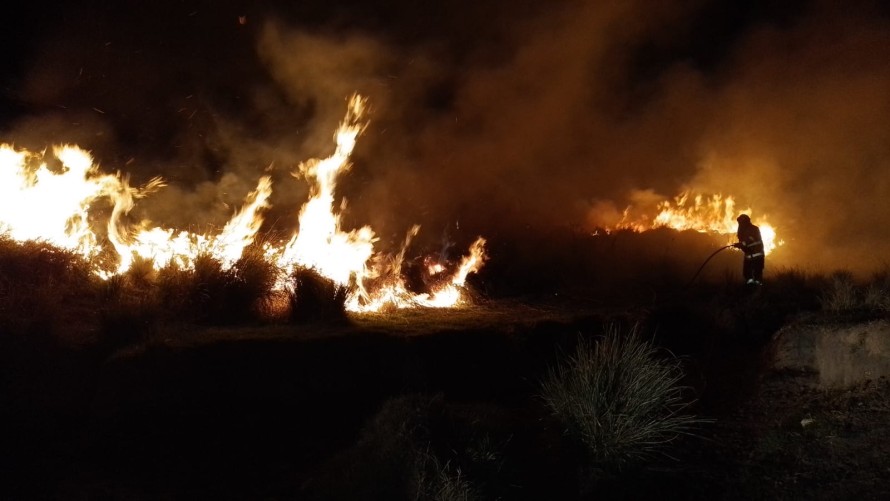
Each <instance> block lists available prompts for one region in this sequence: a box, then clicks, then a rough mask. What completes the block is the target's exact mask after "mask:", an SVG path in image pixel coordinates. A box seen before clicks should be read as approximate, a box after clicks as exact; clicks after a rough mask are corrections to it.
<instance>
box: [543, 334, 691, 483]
mask: <svg viewBox="0 0 890 501" xmlns="http://www.w3.org/2000/svg"><path fill="white" fill-rule="evenodd" d="M683 376H684V374H683V371H682V370H681V367H680V363H679V360H678V359H676V358H675V357H673V356H668V357H665V356H663V354H662V353H659V350H658V349H656V348H655V347H654V346H653V345H652V344H650V343H647V342H645V341H643V340H641V339H640V337H639V334H638V327H637V326H634V327H632V328H630V330H629V332H626V333H623V332H621V331H620V330H619V328H617V327H614V326H612V327H609V328H608V329H607V332H606V333H605V335H604V336H603V337H602V338H600V339H599V340H597V341H596V342H591V341H589V340H586V339H584V338H581V339H580V340H579V342H578V345H577V349H576V351H575V353H574V354H572V355H569V356H566V357H565V358H564V359H563V360H562V361H561V362H560V363H558V364H557V366H556V367H554V368H552V369H550V371H549V372H548V374H547V375H546V376H545V378H544V380H543V381H542V383H541V396H542V397H543V399H544V401H545V402H546V404H547V405H548V406H549V407H550V409H551V410H552V412H553V414H554V415H555V417H556V419H557V420H558V421H559V422H560V423H561V424H562V426H563V427H564V430H565V432H566V433H567V434H568V435H569V436H571V437H572V438H574V439H575V440H576V441H577V442H578V443H580V444H581V445H582V446H583V448H584V449H585V451H586V454H587V456H588V458H589V459H590V460H591V461H592V463H593V464H595V465H601V466H615V467H620V466H622V465H626V464H631V463H635V462H638V461H641V460H645V459H648V458H650V457H651V456H653V455H655V454H656V453H659V452H663V450H664V448H665V446H666V445H668V444H669V443H671V442H673V441H674V440H675V439H677V438H678V437H679V436H681V435H684V434H689V433H690V432H691V430H692V428H693V427H694V426H695V425H696V424H697V423H699V422H701V421H702V420H700V419H698V418H696V417H695V416H693V415H690V414H687V413H685V412H684V411H685V410H686V408H687V407H688V405H689V404H690V402H689V401H688V400H687V399H686V398H685V388H684V387H683V386H681V385H680V381H681V379H682V378H683Z"/></svg>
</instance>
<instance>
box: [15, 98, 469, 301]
mask: <svg viewBox="0 0 890 501" xmlns="http://www.w3.org/2000/svg"><path fill="white" fill-rule="evenodd" d="M365 107H366V102H365V100H364V99H363V98H362V97H360V96H353V97H352V98H351V99H350V100H349V103H348V108H347V113H346V117H345V118H344V120H343V122H342V123H341V124H340V126H339V128H338V130H337V131H336V133H335V135H334V141H335V145H336V148H335V151H334V153H333V154H332V155H331V156H330V157H327V158H324V159H312V160H308V161H306V162H303V163H302V164H300V165H299V166H298V167H297V169H296V170H295V171H294V172H293V176H294V177H295V178H297V179H302V180H305V181H307V182H308V183H309V184H310V197H309V200H308V201H307V202H306V203H305V204H304V205H303V207H302V208H301V210H300V212H299V215H298V217H297V220H298V223H299V226H298V228H297V230H296V231H295V232H294V234H293V235H292V237H291V238H290V239H288V240H287V241H286V242H285V243H283V244H273V243H267V244H266V245H265V246H264V252H265V256H266V258H267V259H268V260H269V261H270V262H271V263H274V264H275V265H276V266H277V268H278V269H279V277H280V278H279V280H278V283H277V285H276V288H277V289H283V288H285V287H286V285H287V278H288V277H289V276H290V274H291V273H292V272H293V271H294V270H295V269H296V268H298V267H301V268H312V269H314V270H316V271H317V272H318V273H319V274H321V275H323V276H324V277H327V278H328V279H330V280H332V281H334V282H335V283H337V284H339V285H342V286H346V287H347V289H348V291H349V295H348V298H347V308H348V309H349V310H351V311H378V310H380V309H383V308H391V307H395V308H407V307H417V306H427V307H451V306H456V305H459V304H462V302H463V301H464V300H463V295H462V291H463V290H464V287H465V282H466V277H467V275H468V274H469V273H474V272H476V271H478V270H479V269H480V268H481V266H482V263H483V262H484V261H485V249H484V243H485V240H484V239H482V238H479V239H477V240H476V242H474V243H473V245H472V246H471V247H470V250H469V255H468V256H466V257H464V258H463V260H462V261H461V262H460V264H459V265H458V266H456V267H453V268H452V269H451V273H450V274H448V273H447V271H448V270H449V266H451V265H450V264H449V263H446V262H442V263H440V262H432V261H430V262H429V264H428V266H427V267H425V271H426V272H427V274H428V277H427V278H430V280H429V282H434V283H435V284H437V285H435V286H432V287H430V289H429V292H424V293H414V292H410V291H409V290H408V288H407V287H406V286H405V283H404V280H403V278H402V276H401V268H402V262H403V260H404V256H405V253H406V250H407V248H408V246H409V245H410V242H411V239H412V238H413V237H414V236H415V235H416V234H417V233H418V231H419V230H420V227H419V226H414V227H412V228H411V229H410V231H409V232H408V234H407V236H406V238H405V242H404V245H403V246H402V249H401V251H400V252H399V253H398V254H397V255H396V256H386V255H382V254H381V253H379V252H377V251H375V249H374V245H375V243H376V242H377V240H378V239H377V237H376V235H375V233H374V231H373V230H372V229H371V227H369V226H363V227H361V228H358V229H353V230H348V231H346V230H343V229H342V228H341V224H340V218H341V212H342V211H343V210H344V209H345V207H346V201H345V199H344V200H340V201H339V202H338V200H337V196H336V187H337V180H338V178H339V176H340V175H342V174H343V173H345V172H347V171H348V170H349V168H350V162H349V157H350V155H351V153H352V150H353V149H354V147H355V144H356V141H357V139H358V136H359V135H360V134H361V133H362V131H363V130H364V128H365V127H366V125H367V123H366V122H363V121H362V115H363V113H364V110H365ZM53 152H54V156H55V158H56V159H58V163H60V164H61V167H57V168H55V169H51V168H50V167H49V166H48V162H47V161H46V160H45V158H44V153H31V152H28V151H25V150H17V149H15V148H14V147H12V146H9V145H0V231H2V232H5V233H9V235H10V236H11V237H12V238H13V239H14V240H17V241H26V240H45V241H48V242H50V243H52V244H54V245H57V246H59V247H63V248H65V249H70V250H74V251H76V252H78V253H79V254H81V255H83V256H84V257H86V258H88V259H92V258H94V257H96V256H98V255H99V254H100V253H102V252H103V251H107V250H111V251H113V252H114V253H116V255H117V257H118V260H117V264H116V265H115V266H114V269H107V268H102V267H101V266H100V265H96V267H95V269H94V271H95V273H96V274H97V275H99V276H100V277H103V278H109V277H111V276H114V275H116V274H121V273H124V272H126V271H127V270H129V269H130V267H131V266H132V264H133V263H134V262H135V261H136V260H137V259H141V260H145V261H148V262H152V263H153V265H154V267H155V268H156V269H159V268H161V267H163V266H165V265H168V264H171V263H172V264H175V265H177V266H178V267H180V268H183V269H193V268H194V264H195V260H196V259H197V258H198V257H199V256H201V255H209V256H211V257H213V258H215V259H217V260H218V261H219V262H220V263H221V265H222V267H223V269H228V268H231V267H232V266H233V265H234V264H235V263H236V262H237V261H238V259H239V258H240V257H241V256H242V253H243V252H244V249H245V248H246V247H247V246H249V245H251V244H252V243H253V242H254V241H255V240H256V236H257V233H258V232H259V230H260V228H261V226H262V223H263V211H264V210H265V209H266V208H268V207H269V202H268V201H269V197H270V196H271V194H272V180H271V177H269V176H263V177H261V178H260V179H259V181H258V183H257V187H256V189H255V190H254V191H253V192H251V193H250V194H248V195H247V196H246V197H245V200H244V204H243V206H242V208H241V209H240V210H238V211H237V212H236V213H235V214H234V215H233V216H232V218H231V219H230V220H229V222H228V223H227V224H226V225H225V227H224V228H223V229H222V230H221V231H220V232H218V233H216V234H211V233H205V234H201V233H193V232H189V231H177V230H173V229H169V228H163V227H157V226H149V225H147V224H145V223H143V224H137V225H130V224H128V223H126V222H125V219H126V215H127V214H128V213H129V212H130V211H131V210H132V209H133V208H134V207H135V204H136V201H137V200H139V199H142V198H146V197H148V196H149V195H150V194H151V193H152V192H154V191H156V190H158V189H161V188H163V186H164V181H163V180H161V179H160V178H155V179H152V180H151V181H150V182H149V183H147V184H146V185H145V186H142V187H139V188H134V187H131V186H130V185H129V181H128V178H127V177H126V176H124V175H121V174H120V173H117V174H115V175H109V174H103V173H101V172H99V169H98V167H97V166H96V165H95V163H94V161H93V159H92V157H91V155H90V154H89V153H88V152H86V151H84V150H82V149H80V148H79V147H77V146H58V147H56V148H54V149H53ZM100 201H102V202H103V203H104V204H106V206H110V207H111V209H112V210H111V215H110V216H109V217H108V220H107V222H106V223H105V226H106V230H107V241H108V244H103V243H102V242H100V237H98V236H97V235H96V233H95V232H94V231H93V229H92V228H91V225H90V218H89V216H90V211H91V210H92V209H94V206H96V204H97V203H98V202H100ZM96 261H98V260H95V261H94V262H96ZM105 266H107V265H105ZM433 277H435V280H432V278H433Z"/></svg>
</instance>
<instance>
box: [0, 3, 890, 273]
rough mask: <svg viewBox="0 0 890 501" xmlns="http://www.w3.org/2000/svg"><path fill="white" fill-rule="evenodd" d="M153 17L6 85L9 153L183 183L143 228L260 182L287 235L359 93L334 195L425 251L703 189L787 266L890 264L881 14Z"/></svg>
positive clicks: (339, 11) (86, 30)
mask: <svg viewBox="0 0 890 501" xmlns="http://www.w3.org/2000/svg"><path fill="white" fill-rule="evenodd" d="M161 4H164V5H165V6H164V7H155V8H154V9H155V10H154V11H151V12H148V13H146V12H142V13H140V15H139V16H136V15H135V14H127V12H129V11H127V9H124V8H120V9H113V8H110V7H109V8H108V10H103V11H100V12H92V11H89V12H88V13H87V14H81V15H80V17H78V16H77V15H74V13H69V14H71V17H68V18H66V19H86V20H89V23H87V24H86V25H84V24H78V23H76V22H68V23H65V24H62V25H54V30H51V31H50V32H48V33H47V32H46V31H44V32H41V38H40V40H39V43H35V44H34V45H33V46H32V50H31V51H30V54H31V55H32V56H33V57H32V58H31V59H29V60H28V63H27V64H21V67H22V68H24V70H23V72H22V75H24V76H21V77H17V78H15V79H12V80H10V79H7V83H6V85H7V92H8V93H12V94H13V95H14V96H15V100H16V102H17V103H18V104H17V105H16V106H17V107H16V108H15V109H14V110H13V111H11V112H8V113H6V115H8V116H10V120H9V121H8V124H6V125H5V126H4V127H3V129H4V134H5V137H4V140H6V141H16V143H17V144H23V145H31V146H32V147H33V145H35V143H37V142H38V141H43V142H44V143H45V142H60V141H75V142H78V143H79V144H82V145H83V146H84V147H86V148H87V149H91V150H92V151H93V152H94V154H95V155H96V157H97V158H98V159H99V160H100V162H101V163H102V165H103V167H104V168H106V170H116V169H121V170H124V171H127V172H132V173H133V177H134V182H138V181H144V180H147V179H148V178H149V177H151V176H154V175H162V176H164V177H165V178H168V179H169V180H170V186H169V187H168V188H165V189H164V190H162V191H161V192H159V193H157V194H155V195H153V196H152V198H150V199H147V200H145V201H144V202H142V204H141V207H140V211H141V212H140V214H138V215H136V216H134V217H137V216H138V217H146V218H150V219H152V220H154V221H156V222H158V223H160V224H168V225H174V226H187V225H195V224H222V223H224V222H225V219H226V218H227V217H228V216H229V215H230V214H231V213H232V211H233V210H234V209H235V208H236V207H237V205H238V204H239V203H240V200H241V197H243V196H244V195H245V194H246V193H247V192H248V191H250V190H251V189H252V188H253V186H255V183H256V180H257V179H258V178H259V176H260V175H262V174H263V173H267V172H268V173H271V174H272V175H273V178H274V186H273V189H274V190H275V195H274V196H273V199H272V203H273V205H274V206H275V209H273V211H272V212H271V213H270V215H269V220H270V221H272V222H274V223H275V225H277V226H276V228H277V229H281V227H282V226H291V227H292V226H293V224H294V221H293V219H294V217H293V213H294V212H295V210H296V208H297V207H298V206H299V205H300V204H301V203H302V201H303V200H305V197H306V187H305V185H304V184H302V183H300V182H299V181H298V180H295V179H294V178H293V177H291V175H290V172H291V171H292V170H293V169H294V168H295V167H296V165H297V164H298V163H299V162H300V161H302V160H306V159H308V158H311V157H319V156H324V155H327V154H329V153H330V152H331V151H332V149H333V142H332V137H333V132H334V128H335V127H336V124H337V122H338V121H339V120H340V119H341V118H342V115H343V113H344V111H345V104H346V100H347V99H348V97H349V95H350V94H352V93H353V92H359V93H361V94H363V95H365V96H367V97H368V98H369V104H370V107H371V109H370V115H369V119H370V125H369V127H368V129H367V130H366V132H365V134H364V135H363V137H362V138H361V139H360V140H359V145H358V147H357V150H356V152H355V157H354V163H355V165H354V167H353V169H352V171H351V172H350V174H349V175H348V176H347V177H346V178H345V179H344V180H343V182H342V184H341V193H342V194H343V195H344V196H345V197H347V198H348V200H349V206H348V212H347V215H346V216H347V218H346V223H347V224H352V225H356V226H358V225H363V224H371V225H372V226H373V227H374V228H375V230H377V231H378V233H379V234H380V236H381V237H382V243H384V244H387V243H389V244H392V245H397V244H398V242H400V241H401V240H402V237H403V235H404V232H405V231H407V230H408V229H409V228H410V227H411V225H412V224H414V223H419V224H421V225H422V226H423V229H422V232H421V236H420V237H419V241H420V242H423V241H426V242H427V243H430V242H433V241H437V240H438V239H440V238H442V236H443V235H445V236H447V237H449V238H451V237H454V238H457V239H461V238H462V239H465V240H469V239H472V238H474V237H475V236H476V235H477V234H483V235H487V236H489V237H491V238H494V239H497V238H501V237H503V238H516V237H517V235H522V234H524V233H528V232H538V233H540V232H546V231H551V230H553V229H554V228H559V229H563V230H567V231H578V232H589V231H593V230H594V228H595V227H596V226H598V225H608V224H609V223H611V222H614V221H615V220H616V219H617V218H619V217H620V214H621V213H622V211H623V210H624V209H625V208H626V207H629V206H630V207H632V208H633V210H635V211H637V212H639V213H646V212H647V211H651V210H652V208H653V207H654V205H655V204H656V203H657V202H658V201H660V200H664V199H669V198H671V197H673V196H675V195H677V194H679V193H680V192H682V191H684V190H695V191H699V192H704V193H723V194H726V195H732V196H734V197H735V198H736V199H737V201H738V203H739V204H740V205H741V206H743V207H745V206H750V207H751V208H752V209H753V211H754V214H753V215H754V216H755V219H756V218H757V216H765V217H767V219H768V220H769V222H770V223H772V224H773V225H774V226H776V227H777V229H778V231H779V236H780V237H781V238H783V239H784V240H785V241H786V246H785V248H783V249H780V251H779V252H777V253H776V255H775V257H774V259H773V262H774V263H775V262H778V263H781V264H785V265H789V266H790V265H800V266H803V267H819V268H851V269H856V270H861V271H864V270H867V269H870V268H874V267H876V266H881V265H884V264H885V260H884V258H883V256H884V255H886V253H887V251H888V250H890V230H888V227H890V208H888V206H887V204H886V203H885V202H884V201H885V200H887V196H888V195H890V177H888V174H887V173H888V172H890V169H888V167H890V137H888V136H890V94H888V93H887V89H888V88H890V67H888V66H887V64H886V61H888V60H890V29H888V28H890V16H888V12H887V9H886V8H885V7H882V6H881V5H880V3H877V2H875V3H870V2H844V3H843V5H840V3H839V2H828V1H822V2H820V1H796V2H786V3H784V4H783V7H773V6H768V5H767V4H770V2H753V3H751V4H750V5H747V4H746V6H745V7H740V6H738V5H737V3H736V2H722V1H717V0H711V1H708V0H689V1H686V2H671V5H670V6H667V5H661V4H663V3H659V2H642V1H640V2H628V1H621V2H618V1H616V2H594V1H583V0H564V1H560V2H549V3H547V4H546V5H538V4H537V3H529V4H528V5H526V4H522V3H520V4H517V3H516V2H507V1H501V0H485V1H478V2H472V3H467V5H466V6H463V7H461V6H457V5H455V4H454V2H432V3H429V4H427V5H426V6H425V7H424V8H420V7H418V6H417V5H415V4H416V3H411V2H403V1H399V0H389V1H384V2H380V3H378V4H374V6H373V7H372V6H371V5H370V4H367V3H363V2H358V1H356V2H346V3H341V4H338V6H337V7H332V6H330V5H328V4H326V3H323V2H303V3H301V4H300V5H299V6H294V5H290V4H291V3H290V2H268V3H264V5H263V6H262V7H259V6H255V5H254V4H252V3H243V4H242V3H239V2H222V3H219V2H217V3H214V4H213V5H212V6H211V5H210V4H208V3H207V2H198V1H195V2H184V3H183V2H178V3H176V4H175V6H173V7H171V6H170V5H172V3H167V2H161ZM664 4H666V3H664ZM137 17H138V18H137ZM158 23H161V25H163V27H164V29H163V30H161V29H159V28H158V26H159V25H158ZM35 47H36V48H35ZM10 89H11V90H10ZM75 124H76V125H75ZM69 138H70V139H69ZM36 147H40V146H36Z"/></svg>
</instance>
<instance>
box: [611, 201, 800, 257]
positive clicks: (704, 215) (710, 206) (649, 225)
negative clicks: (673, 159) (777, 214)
mask: <svg viewBox="0 0 890 501" xmlns="http://www.w3.org/2000/svg"><path fill="white" fill-rule="evenodd" d="M630 213H631V210H630V208H627V209H625V211H624V213H623V218H622V219H621V221H620V222H618V223H617V224H616V225H615V226H614V227H612V228H607V230H617V229H627V230H633V231H637V232H642V231H646V230H650V229H654V228H673V229H675V230H680V231H683V230H694V231H699V232H702V233H712V234H717V235H726V236H727V237H728V238H729V241H730V242H734V241H735V234H736V230H737V229H738V223H737V222H736V217H737V216H738V215H739V214H742V213H744V214H748V215H750V216H752V222H753V223H754V224H756V225H757V226H759V227H760V234H761V236H762V237H763V247H764V251H765V252H766V254H769V253H770V252H771V251H773V250H774V249H775V248H776V247H779V246H781V245H783V244H784V243H785V242H784V241H782V240H779V239H777V236H776V229H775V227H773V226H772V225H771V224H769V223H768V222H767V220H766V219H765V218H764V217H756V218H755V217H753V214H752V210H751V209H750V208H747V209H741V210H740V209H737V208H736V202H735V198H733V197H732V196H723V195H720V194H716V195H710V196H705V195H702V194H696V195H692V194H691V193H690V192H688V191H687V192H684V193H681V194H680V195H679V196H677V197H675V198H674V199H673V201H668V200H665V201H662V202H660V203H658V205H657V214H656V215H655V217H653V218H646V217H638V218H631V216H630Z"/></svg>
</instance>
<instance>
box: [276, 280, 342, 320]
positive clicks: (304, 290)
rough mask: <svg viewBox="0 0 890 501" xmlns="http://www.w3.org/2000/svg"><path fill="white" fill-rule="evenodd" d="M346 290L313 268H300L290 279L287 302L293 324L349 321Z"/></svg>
mask: <svg viewBox="0 0 890 501" xmlns="http://www.w3.org/2000/svg"><path fill="white" fill-rule="evenodd" d="M346 294H347V289H346V287H344V286H342V285H339V284H337V283H335V282H334V281H333V280H331V279H329V278H326V277H324V276H322V275H321V274H320V273H319V272H318V271H316V270H314V269H311V268H297V269H296V270H294V272H293V273H292V274H291V276H290V283H289V286H288V301H289V304H290V320H291V322H294V323H306V322H330V323H340V322H345V321H347V316H346Z"/></svg>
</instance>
